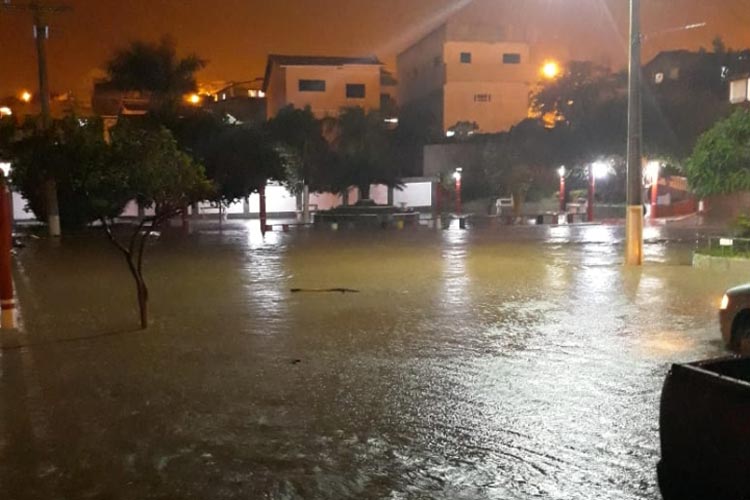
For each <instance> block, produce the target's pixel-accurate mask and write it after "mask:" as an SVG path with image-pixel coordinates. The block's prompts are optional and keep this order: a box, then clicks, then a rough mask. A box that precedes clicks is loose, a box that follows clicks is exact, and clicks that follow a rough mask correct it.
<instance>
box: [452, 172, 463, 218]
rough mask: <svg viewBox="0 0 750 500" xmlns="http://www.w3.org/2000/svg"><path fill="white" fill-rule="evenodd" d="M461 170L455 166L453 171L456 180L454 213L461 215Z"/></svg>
mask: <svg viewBox="0 0 750 500" xmlns="http://www.w3.org/2000/svg"><path fill="white" fill-rule="evenodd" d="M461 172H463V169H462V168H457V169H456V171H455V172H453V179H454V180H455V181H456V214H457V215H461Z"/></svg>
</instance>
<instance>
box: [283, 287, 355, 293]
mask: <svg viewBox="0 0 750 500" xmlns="http://www.w3.org/2000/svg"><path fill="white" fill-rule="evenodd" d="M291 292H292V293H336V292H338V293H359V290H355V289H354V288H292V289H291Z"/></svg>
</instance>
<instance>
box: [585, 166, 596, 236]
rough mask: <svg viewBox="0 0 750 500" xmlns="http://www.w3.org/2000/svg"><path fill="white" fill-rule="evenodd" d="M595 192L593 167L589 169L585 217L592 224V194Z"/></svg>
mask: <svg viewBox="0 0 750 500" xmlns="http://www.w3.org/2000/svg"><path fill="white" fill-rule="evenodd" d="M595 191H596V179H595V177H594V167H593V166H591V167H589V200H588V201H589V202H588V206H587V207H586V215H587V217H586V218H587V219H588V221H589V222H594V194H595Z"/></svg>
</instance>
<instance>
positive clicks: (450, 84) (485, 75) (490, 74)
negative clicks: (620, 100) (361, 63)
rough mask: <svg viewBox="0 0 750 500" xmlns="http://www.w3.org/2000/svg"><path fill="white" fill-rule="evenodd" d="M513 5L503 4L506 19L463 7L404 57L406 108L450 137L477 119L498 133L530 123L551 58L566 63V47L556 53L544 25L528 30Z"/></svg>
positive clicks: (401, 96)
mask: <svg viewBox="0 0 750 500" xmlns="http://www.w3.org/2000/svg"><path fill="white" fill-rule="evenodd" d="M495 3H498V2H497V1H496V2H495ZM508 5H510V4H508ZM508 5H505V4H503V5H500V6H499V7H503V13H504V14H507V15H504V16H502V19H499V18H497V15H495V16H494V18H482V15H483V14H487V13H488V12H489V11H490V9H479V7H480V5H479V4H477V8H467V9H464V10H462V11H460V12H458V13H456V14H454V15H453V16H451V17H450V18H449V19H447V20H446V21H445V22H444V23H443V24H442V25H440V26H438V27H437V28H436V29H434V30H433V31H431V32H430V33H428V34H427V35H426V36H424V37H423V38H421V39H420V40H418V41H417V42H415V43H414V44H412V45H411V46H409V47H408V48H406V49H405V50H403V51H402V52H401V53H400V54H398V57H397V68H398V80H399V92H398V102H399V106H400V107H401V108H402V110H408V109H409V108H420V109H421V115H422V116H424V113H425V112H428V113H429V114H431V115H432V116H433V118H434V120H435V122H436V125H439V126H441V127H442V129H443V131H444V132H447V133H448V134H450V132H449V129H450V128H451V127H452V126H454V125H456V124H457V123H458V122H475V123H476V124H477V125H478V127H479V130H477V132H481V133H494V132H502V131H505V130H508V129H509V128H510V127H512V126H513V125H515V124H516V123H518V122H519V121H521V120H523V119H524V118H527V117H528V113H529V95H530V92H531V91H532V90H533V89H534V88H535V86H536V85H537V84H538V83H539V81H540V79H541V78H542V77H543V75H542V74H541V72H540V69H541V67H542V66H543V64H544V62H545V60H547V59H548V58H552V59H555V60H559V59H560V57H561V56H562V57H565V53H566V50H565V49H564V48H563V47H561V46H560V44H559V43H553V44H551V45H554V46H555V48H554V50H549V45H550V44H548V43H547V44H542V43H540V41H539V40H540V36H539V34H538V33H537V28H536V27H534V26H529V25H528V21H525V24H526V25H524V18H523V16H521V15H520V14H519V12H517V11H516V10H519V9H520V11H523V9H522V8H520V6H516V7H519V9H515V10H514V9H510V7H509V6H508ZM513 5H515V4H513ZM471 7H474V5H473V4H472V6H471ZM499 7H498V8H499ZM495 10H497V9H495ZM493 12H494V11H493ZM494 14H497V12H494ZM513 16H515V17H513ZM545 45H546V46H545Z"/></svg>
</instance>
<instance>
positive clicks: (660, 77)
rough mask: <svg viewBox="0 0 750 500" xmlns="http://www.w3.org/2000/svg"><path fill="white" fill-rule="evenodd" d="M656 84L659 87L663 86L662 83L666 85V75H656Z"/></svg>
mask: <svg viewBox="0 0 750 500" xmlns="http://www.w3.org/2000/svg"><path fill="white" fill-rule="evenodd" d="M654 83H656V84H657V85H661V84H662V83H664V73H661V72H659V73H656V74H655V75H654Z"/></svg>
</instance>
